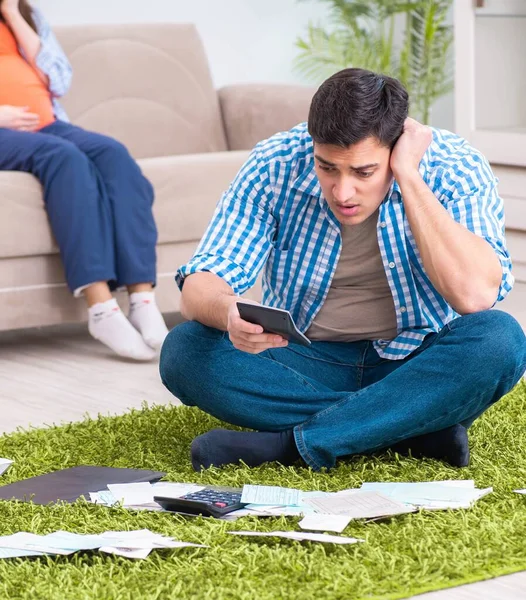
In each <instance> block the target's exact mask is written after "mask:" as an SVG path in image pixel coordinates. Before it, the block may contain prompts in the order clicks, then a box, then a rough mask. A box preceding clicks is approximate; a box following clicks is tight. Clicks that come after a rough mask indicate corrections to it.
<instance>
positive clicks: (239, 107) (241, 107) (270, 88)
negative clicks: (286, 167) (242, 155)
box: [219, 83, 316, 150]
mask: <svg viewBox="0 0 526 600" xmlns="http://www.w3.org/2000/svg"><path fill="white" fill-rule="evenodd" d="M315 91H316V89H315V88H313V87H308V86H302V85H286V84H270V83H240V84H235V85H228V86H226V87H224V88H221V89H220V90H219V101H220V104H221V112H222V115H223V123H224V125H225V134H226V137H227V142H228V147H229V149H230V150H244V149H246V148H253V147H254V146H255V145H256V144H257V143H258V142H259V141H261V140H264V139H266V138H268V137H270V136H271V135H274V134H275V133H276V132H278V131H287V130H288V129H291V128H292V127H294V126H295V125H297V124H298V123H301V122H303V121H306V120H307V117H308V115H309V107H310V103H311V100H312V96H313V95H314V92H315Z"/></svg>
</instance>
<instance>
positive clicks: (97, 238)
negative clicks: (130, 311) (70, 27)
mask: <svg viewBox="0 0 526 600" xmlns="http://www.w3.org/2000/svg"><path fill="white" fill-rule="evenodd" d="M0 171H22V172H26V173H32V174H33V175H34V176H35V177H36V178H37V179H38V180H39V181H40V183H41V184H42V187H43V191H44V202H45V207H46V211H47V213H48V216H49V222H50V225H51V229H52V231H53V234H54V236H55V238H56V240H57V243H58V246H59V249H60V255H61V258H62V263H63V265H64V271H65V275H66V281H67V283H68V286H69V288H70V289H71V291H74V290H75V289H77V288H80V287H82V286H85V285H87V284H90V283H94V282H96V281H107V282H108V283H109V284H110V286H111V287H112V288H115V287H119V286H121V285H130V284H133V283H149V282H152V283H155V276H156V274H155V271H156V269H155V263H156V258H155V244H156V242H157V229H156V226H155V222H154V220H153V215H152V204H153V187H152V185H151V183H150V182H149V181H148V180H147V179H146V178H145V177H144V176H143V174H142V173H141V170H140V169H139V167H138V165H137V163H136V162H135V161H134V160H133V158H132V157H131V156H130V154H129V153H128V151H127V150H126V148H125V147H124V146H123V145H122V144H121V143H120V142H117V141H116V140H114V139H113V138H110V137H107V136H105V135H101V134H99V133H93V132H91V131H86V130H84V129H82V128H81V127H76V126H75V125H71V124H70V123H65V122H64V121H55V122H54V123H51V125H48V126H47V127H44V128H43V129H41V130H40V131H37V132H35V133H28V132H22V131H14V130H11V129H3V128H0Z"/></svg>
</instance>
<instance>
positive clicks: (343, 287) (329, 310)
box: [306, 211, 397, 342]
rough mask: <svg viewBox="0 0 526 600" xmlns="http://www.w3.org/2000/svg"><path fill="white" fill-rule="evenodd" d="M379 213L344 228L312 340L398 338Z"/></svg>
mask: <svg viewBox="0 0 526 600" xmlns="http://www.w3.org/2000/svg"><path fill="white" fill-rule="evenodd" d="M377 222H378V211H376V212H375V213H374V214H372V215H371V216H370V217H369V218H368V219H367V220H366V221H364V222H363V223H360V224H358V225H351V226H345V225H341V233H342V250H341V254H340V260H339V261H338V266H337V267H336V272H335V273H334V277H333V279H332V282H331V287H330V289H329V292H328V294H327V297H326V298H325V302H324V303H323V306H322V307H321V309H320V311H319V312H318V314H317V315H316V317H315V319H314V321H313V323H312V324H311V326H310V327H309V329H308V330H307V332H306V335H307V337H308V338H309V339H311V340H324V341H331V342H355V341H359V340H380V339H383V340H391V339H393V338H395V337H396V335H397V325H396V313H395V306H394V302H393V296H392V294H391V290H390V288H389V284H388V282H387V276H386V274H385V269H384V265H383V263H382V257H381V255H380V248H379V246H378V238H377V229H376V228H377Z"/></svg>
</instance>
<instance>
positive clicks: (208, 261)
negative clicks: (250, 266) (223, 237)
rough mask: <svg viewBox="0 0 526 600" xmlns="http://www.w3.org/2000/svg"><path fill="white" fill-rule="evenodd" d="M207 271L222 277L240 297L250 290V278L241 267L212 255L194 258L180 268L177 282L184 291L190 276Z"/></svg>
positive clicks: (201, 255)
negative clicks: (185, 282) (185, 281)
mask: <svg viewBox="0 0 526 600" xmlns="http://www.w3.org/2000/svg"><path fill="white" fill-rule="evenodd" d="M206 271H207V272H209V273H214V274H215V275H217V276H218V277H221V279H223V280H224V281H225V282H226V283H228V285H229V286H230V287H231V288H232V290H233V291H234V293H235V294H236V295H238V296H240V295H241V294H243V293H245V292H246V291H247V290H248V289H249V288H250V283H249V281H248V278H247V276H246V274H245V272H244V271H243V269H242V268H241V267H240V266H239V265H237V264H236V263H234V262H233V261H231V260H229V259H227V258H224V257H222V256H215V255H212V254H200V255H197V256H194V257H193V258H192V259H191V260H190V261H189V262H187V263H186V264H185V265H182V266H181V267H179V269H178V270H177V273H176V274H175V282H176V283H177V286H178V287H179V289H180V290H181V291H182V289H183V285H184V280H185V278H186V277H188V275H191V274H192V273H199V272H206Z"/></svg>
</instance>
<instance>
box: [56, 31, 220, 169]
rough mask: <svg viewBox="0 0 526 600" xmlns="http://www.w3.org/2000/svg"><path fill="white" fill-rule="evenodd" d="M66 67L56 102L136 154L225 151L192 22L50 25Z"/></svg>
mask: <svg viewBox="0 0 526 600" xmlns="http://www.w3.org/2000/svg"><path fill="white" fill-rule="evenodd" d="M55 32H56V34H57V37H58V39H59V41H60V43H61V45H62V46H63V48H64V50H65V51H66V54H67V55H68V58H69V59H70V61H71V64H72V66H73V73H74V75H73V85H72V87H71V90H70V91H69V92H68V94H67V95H66V97H65V98H64V99H63V106H64V108H65V109H66V111H67V112H68V115H69V117H70V119H71V120H72V121H73V122H74V123H75V124H76V125H80V126H81V127H85V128H86V129H90V130H93V131H98V132H100V133H106V134H107V135H111V136H113V137H116V138H117V139H118V140H120V141H121V142H123V143H124V144H125V145H126V146H127V147H128V149H129V150H130V152H131V153H132V155H133V156H134V157H135V158H143V157H157V156H171V155H174V154H191V153H198V152H216V151H220V150H226V142H225V137H224V133H223V125H222V122H221V115H220V110H219V105H218V99H217V94H216V92H215V90H214V87H213V84H212V79H211V76H210V71H209V68H208V62H207V59H206V56H205V52H204V49H203V45H202V43H201V40H200V38H199V35H198V34H197V30H196V28H195V27H194V26H193V25H187V24H173V23H172V24H143V23H141V24H137V25H132V24H127V25H79V26H68V27H57V28H56V30H55Z"/></svg>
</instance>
